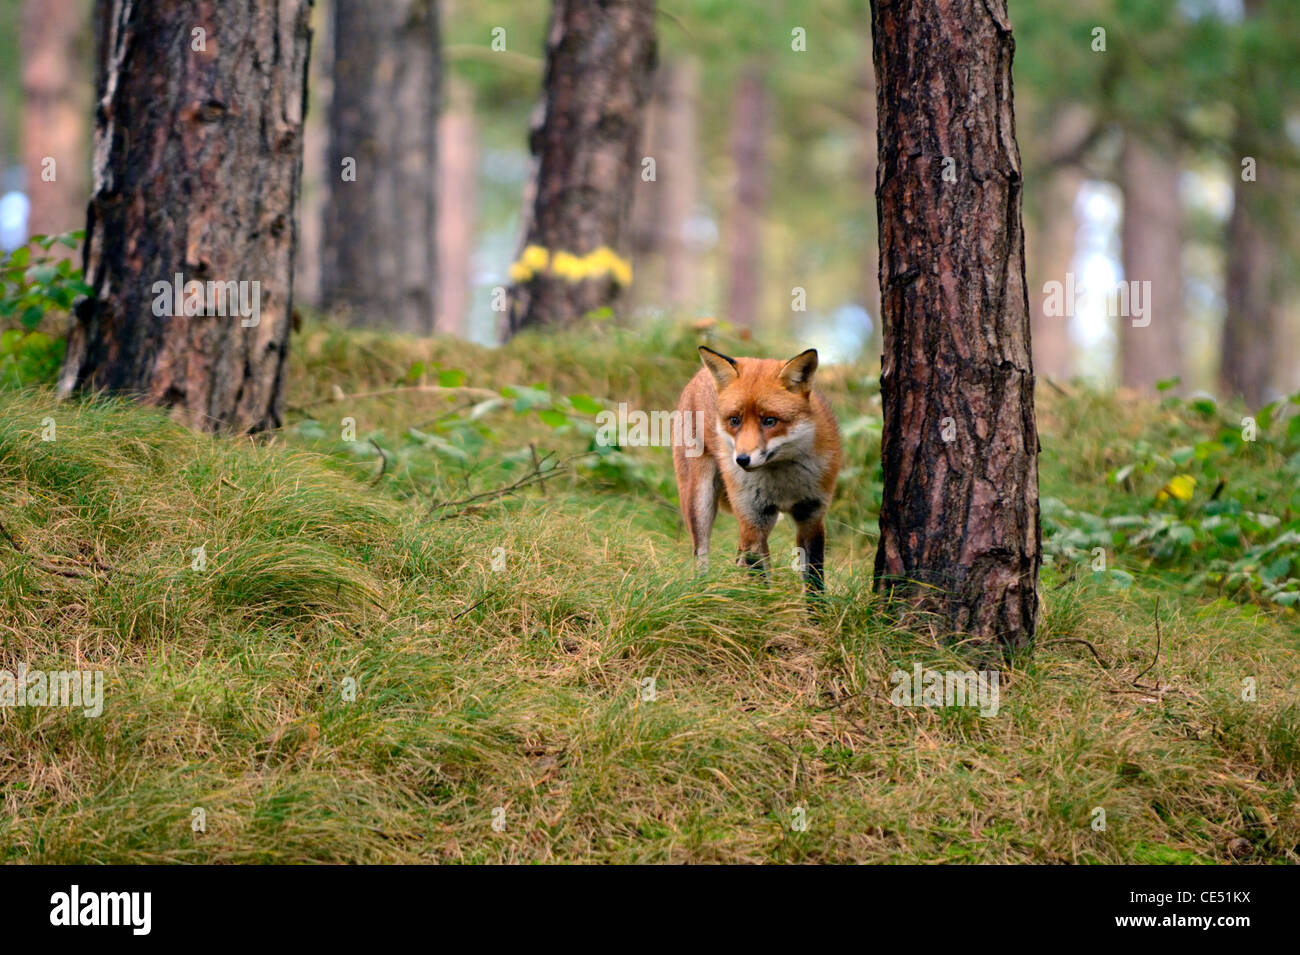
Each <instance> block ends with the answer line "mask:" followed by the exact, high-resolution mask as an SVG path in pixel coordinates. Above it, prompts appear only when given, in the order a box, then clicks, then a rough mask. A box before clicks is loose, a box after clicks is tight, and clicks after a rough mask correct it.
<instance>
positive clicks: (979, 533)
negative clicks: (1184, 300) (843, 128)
mask: <svg viewBox="0 0 1300 955" xmlns="http://www.w3.org/2000/svg"><path fill="white" fill-rule="evenodd" d="M872 35H873V42H874V50H875V63H876V85H877V90H878V113H879V136H878V149H879V161H880V173H879V185H878V189H877V194H876V196H877V216H878V219H879V222H880V287H881V291H882V296H883V311H884V317H885V341H884V358H883V372H882V375H881V392H882V396H883V404H884V432H883V435H882V442H881V459H882V464H883V468H884V497H883V501H882V504H881V510H880V545H879V549H878V551H877V553H876V582H877V587H878V588H880V589H881V590H885V591H892V592H895V593H901V594H905V595H907V596H909V597H910V598H911V599H912V600H914V601H915V602H916V603H918V604H920V605H921V606H922V607H923V608H925V609H928V610H932V611H935V612H937V613H938V615H939V619H940V620H941V621H942V626H943V627H944V628H945V629H946V630H948V631H950V632H951V633H953V634H956V635H959V636H965V637H971V638H974V639H975V640H976V641H977V642H978V643H981V644H983V645H984V646H985V647H987V648H992V647H993V646H995V645H997V644H1000V645H1001V648H1002V649H1003V650H1004V651H1006V650H1012V649H1016V648H1021V647H1025V646H1027V645H1029V644H1030V643H1031V642H1032V639H1033V635H1034V626H1035V619H1036V615H1037V610H1038V593H1037V584H1038V569H1039V563H1040V561H1041V548H1040V542H1041V541H1040V531H1039V523H1038V464H1037V452H1038V437H1037V430H1036V426H1035V422H1034V375H1033V370H1032V367H1031V362H1030V341H1029V336H1030V330H1029V302H1028V297H1027V294H1026V288H1025V281H1024V271H1025V262H1024V240H1023V235H1022V227H1021V166H1020V154H1019V149H1018V148H1017V146H1016V131H1015V116H1014V112H1013V109H1012V93H1011V56H1012V50H1013V48H1014V43H1013V41H1012V38H1011V26H1010V23H1009V22H1008V20H1007V13H1006V2H1005V0H955V2H953V3H951V4H948V5H945V6H944V7H942V8H940V9H936V8H935V6H934V5H933V4H930V3H922V2H914V0H873V2H872Z"/></svg>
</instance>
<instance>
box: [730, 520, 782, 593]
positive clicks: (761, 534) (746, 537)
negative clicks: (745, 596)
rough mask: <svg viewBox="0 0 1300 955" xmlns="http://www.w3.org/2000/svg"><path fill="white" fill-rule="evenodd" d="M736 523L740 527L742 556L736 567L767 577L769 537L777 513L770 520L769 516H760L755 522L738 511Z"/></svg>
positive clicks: (738, 558) (737, 559)
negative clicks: (746, 568)
mask: <svg viewBox="0 0 1300 955" xmlns="http://www.w3.org/2000/svg"><path fill="white" fill-rule="evenodd" d="M736 522H737V523H738V524H739V525H740V555H739V556H738V557H737V558H736V565H737V566H738V567H748V568H749V569H750V570H754V571H758V572H759V573H761V574H762V575H763V576H764V577H766V576H767V575H768V566H769V564H770V561H769V560H768V549H767V535H768V534H770V533H771V532H772V525H773V524H775V523H776V514H775V512H774V513H773V514H772V515H771V518H770V519H769V518H768V517H767V515H760V516H759V518H758V520H756V521H755V520H750V519H749V517H747V516H746V515H743V514H741V513H740V512H739V511H737V512H736Z"/></svg>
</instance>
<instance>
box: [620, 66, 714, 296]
mask: <svg viewBox="0 0 1300 955" xmlns="http://www.w3.org/2000/svg"><path fill="white" fill-rule="evenodd" d="M698 95H699V69H698V68H697V66H696V64H695V63H694V62H692V61H689V60H673V61H671V62H667V63H660V64H659V68H658V69H657V70H656V71H655V78H654V95H653V97H652V98H651V101H650V103H649V105H648V106H647V109H646V122H645V131H644V136H643V139H644V143H645V145H644V148H643V150H642V152H643V154H644V155H645V156H649V157H652V158H653V159H654V160H655V178H654V180H652V181H646V180H645V178H644V177H642V176H638V177H637V178H636V180H635V183H634V191H633V198H632V218H631V226H630V229H629V234H630V238H631V244H632V248H633V250H634V252H635V253H636V257H637V270H636V280H635V283H634V285H633V297H634V299H635V300H636V301H637V302H638V303H642V302H644V303H646V304H648V305H650V306H652V307H668V308H681V307H682V306H685V305H687V304H689V303H690V302H691V300H692V299H693V297H694V295H695V285H696V266H695V261H696V256H695V254H694V251H693V250H692V249H691V248H690V244H689V238H688V235H687V230H688V228H689V220H690V217H691V214H692V213H693V211H694V209H695V203H696V200H697V195H698V191H699V185H698V181H697V174H696V167H697V164H698V162H699V156H698V135H697V133H696V122H695V111H696V99H697V97H698ZM647 264H653V265H654V266H656V267H657V268H656V269H654V270H653V271H652V270H651V269H647V268H646V266H647Z"/></svg>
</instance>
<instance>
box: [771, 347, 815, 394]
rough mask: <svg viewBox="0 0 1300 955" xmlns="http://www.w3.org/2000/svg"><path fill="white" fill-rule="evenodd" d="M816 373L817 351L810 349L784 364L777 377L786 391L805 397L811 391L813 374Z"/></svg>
mask: <svg viewBox="0 0 1300 955" xmlns="http://www.w3.org/2000/svg"><path fill="white" fill-rule="evenodd" d="M816 371H817V349H815V348H810V349H808V350H807V351H806V352H800V353H799V354H798V355H795V356H794V357H793V358H791V359H790V360H789V361H788V362H786V363H785V367H784V368H782V369H781V371H780V373H779V374H778V375H777V377H778V378H779V379H780V380H781V384H783V385H785V387H786V389H787V390H789V391H793V392H795V393H796V394H800V395H806V394H808V392H809V391H811V390H812V379H813V374H814V373H815V372H816Z"/></svg>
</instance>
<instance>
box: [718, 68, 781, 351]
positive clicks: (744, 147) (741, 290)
mask: <svg viewBox="0 0 1300 955" xmlns="http://www.w3.org/2000/svg"><path fill="white" fill-rule="evenodd" d="M770 112H771V105H770V103H769V102H768V93H767V87H766V85H765V84H764V81H763V74H762V71H761V69H760V68H759V67H757V66H751V67H750V68H749V69H747V70H745V71H744V72H743V73H742V74H741V76H740V81H739V83H738V85H737V87H736V96H735V101H734V103H733V106H732V113H731V163H732V166H733V170H734V175H735V177H736V179H735V190H734V193H733V198H732V205H731V215H730V220H729V222H728V223H727V304H726V315H725V316H724V317H725V318H726V319H727V321H729V322H731V323H732V324H734V325H736V326H737V327H738V328H743V329H753V328H754V326H755V325H757V324H758V319H759V316H760V314H761V300H762V293H763V272H762V253H763V234H762V233H763V207H764V205H765V204H766V202H767V128H768V122H769V117H768V114H769V113H770Z"/></svg>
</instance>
